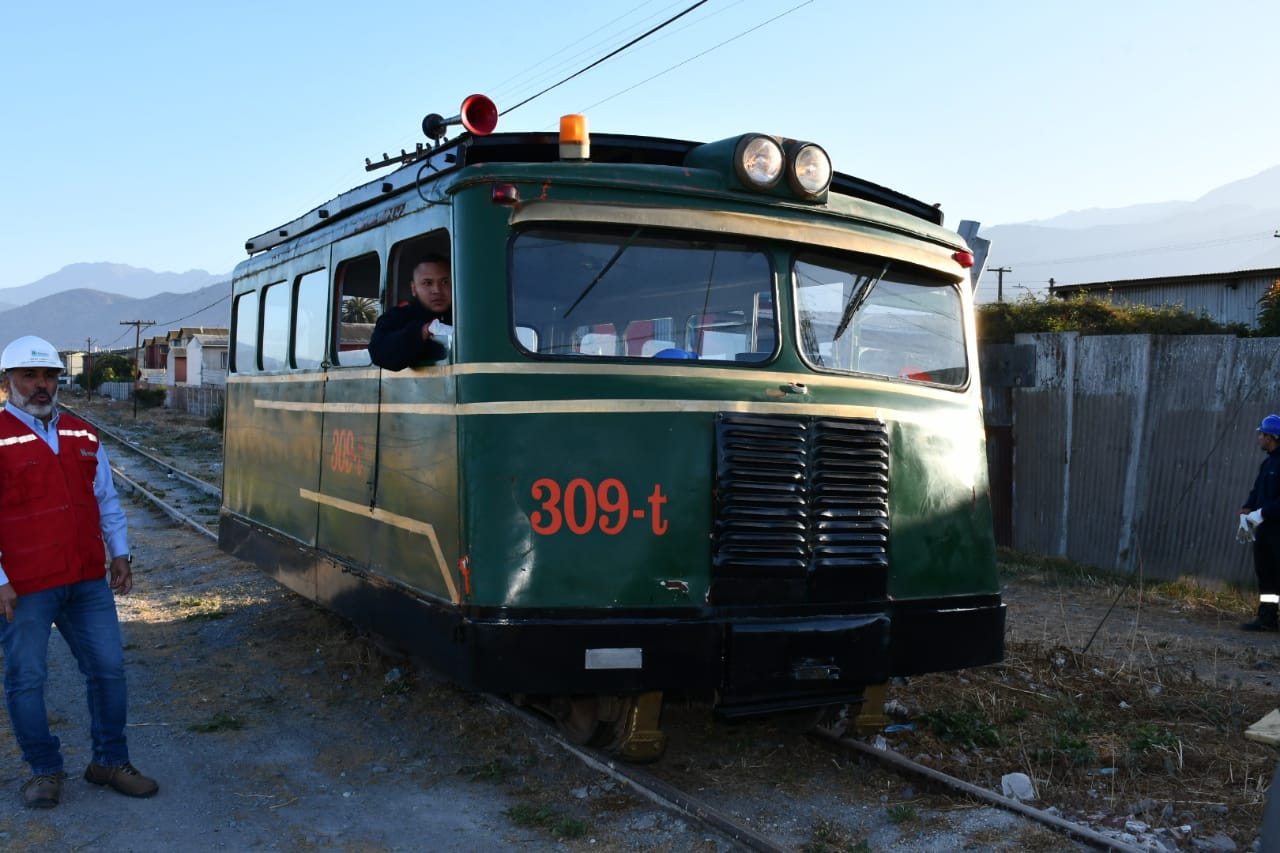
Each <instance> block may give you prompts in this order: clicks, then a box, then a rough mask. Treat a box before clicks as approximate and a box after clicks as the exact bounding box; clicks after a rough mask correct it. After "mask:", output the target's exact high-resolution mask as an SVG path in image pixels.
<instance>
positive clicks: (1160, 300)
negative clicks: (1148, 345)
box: [1053, 267, 1280, 328]
mask: <svg viewBox="0 0 1280 853" xmlns="http://www.w3.org/2000/svg"><path fill="white" fill-rule="evenodd" d="M1278 280H1280V267H1269V268H1267V269H1258V270H1240V271H1237V272H1221V273H1203V274H1200V275H1171V276H1159V277H1157V278H1131V279H1119V280H1116V281H1094V282H1089V283H1086V284H1067V285H1062V286H1059V287H1055V288H1054V289H1053V293H1054V295H1056V296H1058V297H1060V298H1063V299H1066V298H1068V297H1071V296H1074V295H1076V294H1078V293H1087V294H1089V295H1090V296H1094V297H1098V298H1102V299H1106V300H1107V301H1109V302H1111V304H1113V305H1147V306H1150V307H1152V308H1157V307H1160V306H1164V305H1181V306H1182V307H1183V309H1185V310H1186V311H1189V312H1191V313H1192V314H1204V315H1205V316H1207V317H1210V318H1212V319H1214V320H1216V321H1217V322H1219V323H1243V324H1245V325H1246V326H1249V327H1250V328H1254V327H1256V326H1257V325H1258V300H1259V299H1261V298H1262V296H1263V295H1264V294H1265V293H1266V292H1267V290H1268V289H1269V288H1270V287H1271V285H1273V284H1275V283H1276V281H1278Z"/></svg>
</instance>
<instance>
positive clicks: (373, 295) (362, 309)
mask: <svg viewBox="0 0 1280 853" xmlns="http://www.w3.org/2000/svg"><path fill="white" fill-rule="evenodd" d="M381 279H382V265H381V262H380V261H379V259H378V255H377V253H375V252H370V253H369V254H367V255H361V256H360V257H358V258H351V259H350V260H346V261H343V262H341V263H340V264H338V267H337V273H336V275H335V276H334V281H335V285H336V287H337V291H338V305H339V308H338V346H337V350H338V363H339V364H368V363H369V336H370V335H372V334H373V326H374V324H375V323H377V322H378V309H379V307H380V306H379V303H378V290H379V288H380V285H381Z"/></svg>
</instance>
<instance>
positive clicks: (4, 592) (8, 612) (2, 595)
mask: <svg viewBox="0 0 1280 853" xmlns="http://www.w3.org/2000/svg"><path fill="white" fill-rule="evenodd" d="M17 606H18V594H17V593H16V592H14V591H13V584H11V583H7V584H5V585H4V586H0V610H3V611H4V618H5V621H6V622H12V621H13V608H15V607H17Z"/></svg>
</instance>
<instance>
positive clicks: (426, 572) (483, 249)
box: [224, 162, 1003, 629]
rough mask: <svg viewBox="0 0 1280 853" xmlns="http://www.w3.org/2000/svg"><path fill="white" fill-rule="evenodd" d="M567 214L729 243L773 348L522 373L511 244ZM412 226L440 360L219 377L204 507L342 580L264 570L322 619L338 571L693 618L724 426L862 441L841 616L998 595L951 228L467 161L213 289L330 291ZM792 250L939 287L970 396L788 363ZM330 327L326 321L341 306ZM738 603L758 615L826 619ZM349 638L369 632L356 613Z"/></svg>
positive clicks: (574, 169)
mask: <svg viewBox="0 0 1280 853" xmlns="http://www.w3.org/2000/svg"><path fill="white" fill-rule="evenodd" d="M495 186H503V187H511V188H514V190H515V192H517V193H518V195H519V198H520V203H519V204H514V205H513V204H508V203H496V202H495V201H494V196H493V192H494V187H495ZM567 222H568V223H573V224H574V225H575V226H582V224H583V223H593V222H607V223H613V224H615V225H617V226H618V227H620V228H631V227H633V226H635V223H637V222H639V223H641V224H644V225H645V226H646V227H648V226H649V225H652V223H654V222H658V223H662V222H670V223H671V227H673V228H679V229H681V230H682V231H686V232H687V231H698V230H699V229H704V230H705V231H706V232H707V233H708V234H713V235H724V234H726V233H740V235H741V237H742V238H743V239H745V240H747V241H749V242H750V243H751V245H752V246H756V247H758V248H759V251H760V252H761V253H763V255H764V256H765V257H766V258H767V259H768V262H769V264H770V265H771V266H772V268H773V269H774V271H775V275H774V280H773V282H772V285H771V289H772V294H771V298H772V300H773V302H772V305H773V309H772V310H773V311H775V312H776V315H777V318H778V338H779V340H778V343H777V346H776V350H775V351H774V352H773V353H771V354H770V355H769V357H768V358H767V359H766V360H764V361H762V362H759V363H734V362H732V361H729V362H717V363H714V364H712V363H705V362H704V363H690V362H674V361H655V360H648V361H641V360H639V359H633V358H622V359H591V358H576V359H564V358H560V359H557V358H546V357H540V356H531V355H530V354H529V353H528V352H526V351H524V350H523V349H522V348H521V346H520V345H519V343H518V342H517V340H516V337H515V335H514V333H513V320H512V313H511V310H512V309H511V307H510V306H511V300H512V280H511V263H512V241H513V239H514V235H516V234H518V233H520V232H521V230H522V229H528V228H530V227H534V226H537V227H544V228H553V227H561V226H563V225H564V224H565V223H567ZM735 229H736V231H735ZM432 231H441V232H445V233H447V234H448V235H449V250H450V252H451V254H452V264H453V275H454V281H455V286H454V322H455V326H456V329H457V335H456V337H455V338H454V340H453V351H452V357H451V359H450V360H449V362H448V363H442V364H435V365H430V366H425V367H422V368H415V369H411V370H406V371H400V372H398V373H392V372H389V371H383V370H381V369H379V368H377V367H374V366H371V365H359V364H357V365H351V366H343V365H341V364H339V363H338V362H339V361H340V359H339V358H337V357H336V355H337V354H336V352H335V351H333V350H332V345H331V350H330V359H329V363H327V364H325V365H324V366H322V367H321V368H318V369H292V368H290V369H284V370H278V371H261V370H257V369H254V368H252V367H249V368H248V369H245V368H246V367H247V366H246V365H237V369H236V370H235V371H234V373H233V376H232V378H231V379H230V381H229V383H228V389H227V409H226V418H225V420H226V436H225V439H226V445H225V455H226V459H225V465H226V471H225V484H224V504H225V506H224V513H225V514H226V516H227V517H228V518H229V519H238V520H239V521H240V522H243V523H246V524H248V525H250V526H251V527H253V528H255V529H260V530H263V531H266V532H272V531H274V532H276V533H279V534H283V537H285V539H287V540H290V541H294V542H296V543H297V545H298V546H299V548H300V549H302V550H303V551H306V552H307V553H310V554H312V558H313V561H320V562H324V561H329V562H330V563H332V564H333V565H335V566H338V567H339V572H338V575H339V576H340V577H339V580H336V581H335V580H334V579H333V578H334V576H333V575H332V574H330V576H329V580H325V579H324V578H325V572H318V571H313V570H295V569H291V568H287V567H285V561H283V560H282V561H281V562H280V563H279V565H278V567H277V570H276V574H277V576H278V577H280V579H281V580H282V581H284V582H285V583H287V584H289V585H290V586H293V587H294V588H295V589H298V590H299V591H301V592H303V593H304V594H306V595H308V596H310V597H312V598H316V599H318V600H326V599H330V601H328V602H327V603H333V602H332V599H334V598H335V597H341V595H343V594H344V592H343V591H344V590H347V589H348V586H349V584H350V583H354V581H351V580H350V578H351V577H359V578H370V579H372V581H370V582H374V583H376V584H378V585H382V586H387V585H389V586H390V587H392V588H396V589H401V590H403V592H404V594H405V595H407V596H409V597H411V598H414V599H418V600H421V601H424V602H427V603H429V604H431V605H432V607H434V608H436V610H437V612H441V611H443V612H454V613H456V614H457V616H458V618H459V619H465V618H466V616H467V614H479V613H486V614H495V613H497V614H501V613H511V614H543V615H546V614H561V615H565V614H572V613H574V612H577V611H583V612H589V613H591V614H593V617H598V616H600V614H602V613H606V612H608V611H611V610H617V611H619V612H625V613H626V614H627V615H628V618H635V617H636V614H642V613H644V612H646V611H652V612H653V613H655V614H657V613H661V614H663V615H664V618H673V619H676V620H679V619H681V618H688V619H698V618H707V617H708V615H709V614H711V613H712V612H713V610H714V608H715V594H714V585H715V584H714V576H713V575H714V570H713V564H714V563H715V562H716V549H717V513H718V509H717V506H718V504H717V500H718V496H717V455H716V446H717V432H716V430H717V417H718V415H719V414H720V413H726V412H727V413H739V414H758V415H762V416H765V417H768V418H783V419H784V420H785V419H788V418H792V417H794V418H835V419H843V418H862V419H866V420H868V421H874V422H877V423H881V424H883V430H884V434H885V435H886V436H887V440H888V447H889V451H888V454H889V455H888V476H889V480H890V482H891V483H892V488H891V489H890V490H889V493H888V498H887V500H888V504H887V506H888V514H889V519H888V529H889V534H888V540H887V554H888V557H887V559H888V567H889V568H888V575H887V581H886V584H887V585H886V588H885V589H884V594H883V595H882V596H878V597H876V598H875V599H874V600H867V601H860V602H856V603H853V604H852V605H850V604H849V603H847V602H846V603H845V604H843V605H841V606H840V607H838V608H835V609H836V610H839V611H840V612H845V613H854V612H858V613H874V612H879V611H883V610H884V609H885V608H886V607H891V606H895V605H899V604H904V603H909V602H912V601H915V600H919V601H928V602H931V603H932V604H933V605H935V606H937V607H940V608H945V603H946V602H947V601H948V600H950V599H971V598H974V597H998V594H999V586H998V580H997V576H996V572H995V547H994V540H993V536H992V527H991V508H990V503H989V500H988V492H987V470H986V463H985V456H984V453H985V450H984V447H985V444H984V439H983V426H982V417H981V404H980V394H979V389H978V383H977V378H976V369H977V358H976V351H975V348H974V342H973V325H972V305H971V296H970V294H969V292H968V288H967V286H966V284H965V282H966V281H967V279H966V278H965V277H964V271H963V270H962V269H961V268H959V267H958V266H957V267H954V269H952V268H950V267H949V266H948V264H949V263H950V260H949V258H950V254H951V253H952V252H954V251H957V250H961V249H963V248H964V245H963V243H962V242H961V241H960V240H959V238H958V237H957V236H956V235H954V234H952V233H951V232H949V231H946V230H944V229H942V228H940V227H938V226H936V225H933V224H932V223H929V222H926V221H923V220H922V219H920V218H919V217H915V216H911V215H909V214H907V213H902V212H899V211H895V210H892V209H889V208H886V207H882V206H881V205H878V204H875V203H873V202H869V201H865V200H859V199H856V198H849V197H845V196H843V195H840V194H837V193H834V192H833V193H832V194H831V195H830V197H829V198H828V199H827V201H826V202H825V203H824V204H821V205H814V204H802V203H799V202H789V201H787V200H785V199H779V198H777V197H774V196H769V197H759V196H753V195H750V194H747V193H744V192H742V191H740V190H735V189H734V188H733V187H732V185H731V182H730V181H729V180H728V179H727V178H726V177H725V176H724V175H722V174H720V173H718V172H716V171H714V170H705V169H679V168H674V167H671V166H664V165H631V164H616V165H613V164H606V163H559V162H539V163H517V162H501V163H480V164H477V165H467V166H463V167H461V168H458V169H456V170H453V171H450V172H447V173H446V174H444V175H443V176H442V177H439V178H437V179H435V181H434V182H432V183H430V184H428V185H426V186H425V187H424V188H423V189H422V190H421V191H412V192H401V193H393V194H391V195H390V196H389V197H388V198H387V199H385V200H382V201H378V202H377V203H373V204H369V205H366V206H365V208H364V209H363V210H361V211H359V212H356V213H353V214H351V215H349V216H347V217H346V218H344V219H341V220H339V221H336V222H334V223H333V224H332V225H326V226H324V227H323V228H320V229H318V230H315V231H312V232H309V233H305V234H302V235H301V236H299V237H297V238H296V239H294V240H292V241H290V242H287V243H284V244H282V245H280V246H278V247H276V248H274V249H272V250H271V251H269V252H267V253H265V254H261V255H258V256H256V257H254V258H252V259H250V260H248V261H246V262H245V263H244V264H242V265H241V267H240V268H239V269H238V271H237V274H236V279H235V284H234V288H235V290H236V293H237V294H241V293H248V292H251V291H253V290H255V289H257V288H260V287H261V286H262V285H263V284H265V283H267V282H269V281H282V280H283V281H288V280H292V278H293V277H294V276H295V275H296V274H298V273H300V272H302V271H303V269H304V268H308V269H315V268H320V267H323V268H325V269H328V270H330V274H332V270H333V268H334V267H336V266H337V265H338V263H339V260H340V257H341V256H342V255H343V253H344V252H345V253H346V254H348V255H349V254H352V253H353V251H354V249H353V248H352V247H353V246H354V247H355V249H358V250H360V251H368V252H374V253H378V254H379V255H380V257H381V258H383V263H384V266H385V267H386V268H390V267H391V264H392V261H391V257H392V252H391V249H392V247H393V246H395V245H396V244H397V242H398V241H402V240H404V239H407V238H409V237H411V236H413V235H418V234H425V233H428V232H432ZM812 246H819V247H821V246H826V247H828V248H829V250H830V251H832V252H837V251H857V252H858V253H859V254H860V255H871V254H877V253H878V254H884V255H886V256H888V255H895V254H896V255H898V256H900V257H901V258H902V259H905V262H906V263H909V264H916V265H921V266H922V267H923V266H928V267H929V268H931V269H933V270H935V271H938V272H937V273H936V274H937V275H944V274H945V275H950V276H951V277H952V278H953V279H954V281H955V282H956V289H957V291H958V292H959V294H960V296H959V298H960V299H961V300H962V301H963V305H964V307H965V319H964V328H963V333H964V335H965V341H964V344H963V345H964V347H965V352H966V353H967V356H968V362H969V367H970V373H969V378H968V381H967V382H965V383H963V384H960V385H956V386H954V387H937V386H934V385H920V384H918V383H914V384H913V383H908V382H903V381H897V380H895V379H892V378H890V379H885V378H877V377H868V376H861V375H847V374H837V373H833V372H830V371H824V370H822V369H821V368H820V367H816V366H815V365H813V364H812V363H810V362H809V361H808V360H806V359H805V358H803V357H802V355H801V353H800V351H799V347H798V344H797V340H796V338H797V332H796V329H797V323H798V321H797V313H798V311H799V306H798V305H797V303H796V293H795V290H794V289H793V287H792V286H791V281H790V279H789V277H788V276H785V275H779V274H778V271H779V270H783V269H785V268H786V267H785V265H786V264H788V263H789V262H790V261H789V258H790V257H791V255H792V253H794V252H795V251H797V247H812ZM334 286H335V287H336V286H337V282H334ZM331 302H332V300H331ZM328 311H329V314H328V316H327V317H326V324H327V326H328V328H330V329H332V328H334V326H335V324H336V323H337V319H336V317H335V313H334V312H335V311H336V309H335V308H334V307H333V305H332V304H331V305H330V307H329V309H328ZM236 334H239V335H241V336H243V335H245V334H247V330H246V329H239V330H238V331H233V335H236ZM797 387H799V388H800V389H801V390H797ZM344 578H345V579H344ZM326 584H327V585H328V586H329V587H330V589H329V590H328V591H326V589H325V588H324V587H325V585H326ZM755 607H756V608H757V609H758V611H759V613H761V614H771V615H774V616H778V615H783V614H785V613H787V612H793V613H794V614H797V615H808V616H812V615H814V614H822V613H824V612H828V611H831V610H832V609H833V608H832V607H830V606H825V605H824V603H823V602H821V601H807V602H804V603H803V604H801V605H798V606H796V607H793V608H791V609H790V610H788V608H787V607H785V606H783V604H781V603H779V602H775V601H768V600H761V601H759V602H756V604H755ZM748 609H749V608H748ZM737 612H742V608H741V607H738V608H737ZM681 613H686V614H687V617H681V616H680V614H681ZM513 618H514V617H513ZM1000 619H1001V624H1002V620H1003V616H1002V613H1001V617H1000ZM366 621H368V622H369V623H371V624H372V625H373V627H374V628H375V629H376V628H377V625H378V616H377V614H371V615H369V617H368V618H367V619H366Z"/></svg>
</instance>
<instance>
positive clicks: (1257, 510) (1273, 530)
mask: <svg viewBox="0 0 1280 853" xmlns="http://www.w3.org/2000/svg"><path fill="white" fill-rule="evenodd" d="M1257 433H1258V447H1260V448H1261V449H1262V451H1263V452H1264V453H1266V454H1267V458H1266V459H1264V460H1262V465H1261V466H1260V467H1259V468H1258V477H1257V479H1255V480H1254V481H1253V490H1252V491H1250V492H1249V497H1248V498H1247V499H1246V500H1245V502H1244V506H1242V507H1241V508H1240V529H1241V530H1242V531H1245V532H1247V533H1252V534H1253V570H1254V572H1255V573H1256V574H1257V575H1258V615H1257V616H1256V617H1255V618H1254V619H1253V621H1252V622H1245V623H1244V624H1243V625H1241V626H1240V627H1241V628H1244V629H1245V630H1246V631H1275V630H1277V629H1280V618H1278V616H1280V415H1267V416H1266V417H1265V418H1263V419H1262V423H1261V424H1259V425H1258V429H1257Z"/></svg>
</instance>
